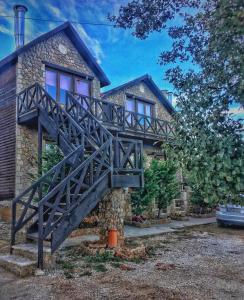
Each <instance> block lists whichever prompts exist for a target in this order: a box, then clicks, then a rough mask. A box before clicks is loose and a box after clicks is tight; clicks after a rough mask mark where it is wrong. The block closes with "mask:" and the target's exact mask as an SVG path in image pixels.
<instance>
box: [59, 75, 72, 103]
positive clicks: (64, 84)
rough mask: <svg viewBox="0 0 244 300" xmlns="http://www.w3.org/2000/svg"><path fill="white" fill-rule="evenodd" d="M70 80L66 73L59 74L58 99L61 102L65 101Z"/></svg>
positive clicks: (69, 89) (69, 88)
mask: <svg viewBox="0 0 244 300" xmlns="http://www.w3.org/2000/svg"><path fill="white" fill-rule="evenodd" d="M71 83H72V80H71V77H70V76H68V75H64V74H60V99H59V101H60V102H61V103H63V104H64V103H65V96H66V91H71V87H72V85H71Z"/></svg>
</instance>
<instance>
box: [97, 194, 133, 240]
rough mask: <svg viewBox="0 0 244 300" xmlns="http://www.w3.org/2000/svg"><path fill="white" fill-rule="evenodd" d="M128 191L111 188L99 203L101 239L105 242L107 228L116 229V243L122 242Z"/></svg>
mask: <svg viewBox="0 0 244 300" xmlns="http://www.w3.org/2000/svg"><path fill="white" fill-rule="evenodd" d="M127 198H128V192H127V190H126V189H123V188H116V189H113V190H111V191H110V192H109V193H108V194H107V195H106V196H105V197H104V199H103V200H102V201H101V202H100V204H99V227H100V237H101V241H102V242H104V243H106V242H107V239H108V231H109V229H113V228H115V229H117V230H118V244H119V245H122V244H123V243H124V219H125V210H126V205H127V203H128V199H127Z"/></svg>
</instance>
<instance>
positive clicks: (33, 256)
mask: <svg viewBox="0 0 244 300" xmlns="http://www.w3.org/2000/svg"><path fill="white" fill-rule="evenodd" d="M12 249H13V254H14V255H17V256H22V257H25V258H28V259H30V260H37V258H38V246H37V244H33V243H25V244H18V245H14V246H12ZM43 261H44V267H45V268H52V267H54V266H55V256H54V255H52V254H51V249H50V247H46V246H44V247H43Z"/></svg>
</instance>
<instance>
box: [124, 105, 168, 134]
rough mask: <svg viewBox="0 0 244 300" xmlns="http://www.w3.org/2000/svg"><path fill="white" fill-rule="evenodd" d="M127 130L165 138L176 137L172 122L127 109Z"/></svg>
mask: <svg viewBox="0 0 244 300" xmlns="http://www.w3.org/2000/svg"><path fill="white" fill-rule="evenodd" d="M125 130H130V131H136V132H140V133H143V134H144V135H155V136H162V137H164V138H173V137H174V128H173V125H172V124H171V123H170V122H168V121H165V120H160V119H157V118H153V117H150V116H145V115H142V114H138V113H135V112H131V111H125Z"/></svg>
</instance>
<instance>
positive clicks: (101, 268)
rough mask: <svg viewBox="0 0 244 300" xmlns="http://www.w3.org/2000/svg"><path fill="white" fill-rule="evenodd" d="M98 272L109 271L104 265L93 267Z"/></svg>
mask: <svg viewBox="0 0 244 300" xmlns="http://www.w3.org/2000/svg"><path fill="white" fill-rule="evenodd" d="M93 268H94V270H95V271H96V272H106V271H107V270H108V269H107V268H106V267H105V266H104V265H103V264H98V265H94V266H93Z"/></svg>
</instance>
